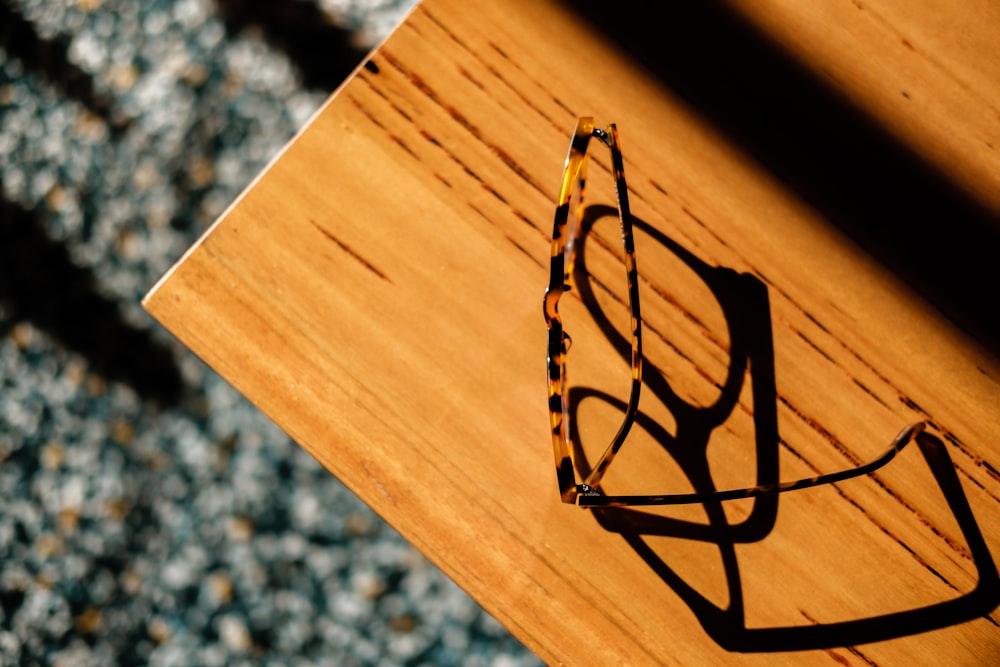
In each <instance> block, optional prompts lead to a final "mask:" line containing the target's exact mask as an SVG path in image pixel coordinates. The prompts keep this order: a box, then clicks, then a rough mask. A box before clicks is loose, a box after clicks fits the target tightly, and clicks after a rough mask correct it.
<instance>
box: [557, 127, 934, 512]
mask: <svg viewBox="0 0 1000 667" xmlns="http://www.w3.org/2000/svg"><path fill="white" fill-rule="evenodd" d="M591 138H597V139H599V140H600V141H601V142H602V143H604V144H605V145H607V146H608V148H610V149H611V166H612V176H613V178H614V183H615V191H616V194H617V198H618V217H619V221H620V222H621V235H622V243H623V245H624V249H625V253H624V257H625V275H626V279H627V281H628V301H629V310H630V311H631V328H632V383H631V389H630V390H629V400H628V404H627V406H626V409H625V415H624V417H623V419H622V424H621V427H620V428H619V429H618V433H617V434H616V435H615V437H614V439H613V440H612V441H611V444H610V445H608V448H607V449H606V450H605V452H604V454H603V455H602V456H601V458H600V459H598V461H597V462H596V464H595V465H594V467H593V468H592V469H591V472H590V474H589V475H588V476H587V478H586V479H584V480H583V481H582V482H578V481H577V476H576V466H575V460H574V453H573V452H574V450H573V446H572V443H570V441H569V433H570V429H569V414H570V411H569V405H568V396H569V391H568V384H567V381H566V357H567V354H568V352H569V348H570V345H571V340H570V337H569V334H567V333H566V331H565V330H564V329H563V323H562V318H561V317H560V315H559V299H560V298H561V297H562V295H563V294H564V293H565V292H568V291H569V290H570V289H572V281H573V265H574V261H575V251H576V247H575V246H576V237H577V234H578V232H579V229H580V225H581V221H582V220H583V216H584V212H585V201H584V194H585V190H586V181H587V148H588V147H589V145H590V140H591ZM574 194H576V196H577V208H576V211H575V212H574V211H570V208H571V206H572V203H573V195H574ZM571 213H572V214H573V215H571ZM543 305H544V312H545V324H546V326H547V327H548V332H549V336H548V353H547V355H546V361H547V365H548V394H549V402H548V407H549V425H550V426H551V429H552V448H553V452H554V454H555V463H556V479H557V481H558V483H559V496H560V497H561V498H562V501H563V502H565V503H570V504H576V505H579V506H581V507H624V506H640V505H681V504H689V503H704V502H710V501H722V500H734V499H738V498H753V497H756V496H764V495H770V494H775V493H784V492H786V491H794V490H796V489H805V488H808V487H811V486H818V485H821V484H828V483H832V482H840V481H843V480H846V479H850V478H852V477H860V476H862V475H867V474H869V473H872V472H874V471H875V470H877V469H879V468H881V467H882V466H884V465H886V464H887V463H889V461H891V460H892V459H893V458H894V457H895V456H896V454H897V453H899V451H900V450H902V449H903V447H905V446H906V445H907V444H909V443H910V442H911V441H912V440H913V439H914V438H915V437H916V435H917V434H918V433H920V432H921V431H923V430H924V428H926V424H925V423H923V422H918V423H916V424H911V425H910V426H907V427H905V428H904V429H903V430H902V431H900V432H899V434H898V435H897V436H896V437H895V438H894V439H893V441H892V443H891V444H890V446H889V448H888V449H887V450H886V451H885V452H884V453H882V454H881V455H879V456H878V457H876V458H875V459H873V460H872V461H870V462H868V463H865V464H861V465H859V466H857V467H855V468H851V469H849V470H844V471H841V472H836V473H830V474H826V475H819V476H816V477H807V478H805V479H799V480H795V481H792V482H777V483H774V484H765V485H760V486H753V487H748V488H743V489H729V490H725V491H709V492H705V493H682V494H663V495H617V496H612V495H607V494H605V493H604V492H603V491H602V490H601V486H600V485H601V479H602V478H603V477H604V474H605V472H607V470H608V467H609V466H610V465H611V462H612V461H613V460H614V458H615V455H616V454H617V453H618V451H619V450H620V449H621V447H622V445H623V444H624V443H625V439H626V438H627V437H628V434H629V431H630V430H631V429H632V425H633V423H634V422H635V416H636V413H637V411H638V409H639V394H640V391H641V389H642V317H641V314H640V310H639V276H638V271H637V269H636V261H635V241H634V237H633V233H632V214H631V210H630V208H629V202H628V187H627V185H626V183H625V168H624V165H623V160H622V151H621V143H620V142H619V139H618V129H617V128H616V127H615V125H614V124H613V123H612V124H610V125H608V127H607V129H606V130H605V129H600V128H597V127H595V125H594V119H593V118H590V117H583V118H580V119H579V121H578V122H577V126H576V132H575V133H574V134H573V140H572V143H571V144H570V147H569V154H568V155H567V156H566V165H565V167H564V169H563V178H562V186H561V187H560V189H559V202H558V205H557V207H556V215H555V223H554V226H553V230H552V258H551V264H550V271H549V286H548V287H547V288H546V290H545V300H544V304H543Z"/></svg>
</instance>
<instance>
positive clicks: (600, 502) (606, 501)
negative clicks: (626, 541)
mask: <svg viewBox="0 0 1000 667" xmlns="http://www.w3.org/2000/svg"><path fill="white" fill-rule="evenodd" d="M925 428H927V424H926V422H917V423H916V424H911V425H909V426H907V427H906V428H904V429H903V430H902V431H900V432H899V434H898V435H897V436H896V437H895V438H894V439H893V441H892V444H891V445H890V446H889V448H888V449H887V450H886V451H885V452H883V453H882V454H880V455H879V456H877V457H876V458H874V459H873V460H871V461H869V462H868V463H863V464H861V465H859V466H858V467H856V468H851V469H849V470H842V471H840V472H834V473H828V474H825V475H818V476H816V477H805V478H803V479H799V480H795V481H792V482H777V483H774V484H762V485H760V486H752V487H748V488H745V489H728V490H725V491H708V492H705V493H682V494H668V495H658V496H608V495H604V493H603V492H601V491H600V490H599V489H597V488H595V487H593V486H590V485H587V484H581V485H580V486H579V487H578V491H579V495H578V496H577V498H576V504H577V505H580V506H581V507H624V506H637V505H686V504H695V503H705V502H715V501H723V500H738V499H741V498H756V497H758V496H768V495H774V494H776V493H785V492H787V491H795V490H798V489H807V488H809V487H812V486H820V485H823V484H832V483H834V482H842V481H844V480H847V479H851V478H854V477H861V476H862V475H868V474H870V473H873V472H875V471H876V470H878V469H879V468H881V467H883V466H884V465H886V464H887V463H889V462H890V461H892V459H894V458H895V457H896V454H898V453H899V452H900V451H902V449H903V448H904V447H906V445H908V444H909V443H910V442H911V441H912V440H913V439H914V438H916V436H917V435H918V434H920V433H922V432H923V431H924V429H925Z"/></svg>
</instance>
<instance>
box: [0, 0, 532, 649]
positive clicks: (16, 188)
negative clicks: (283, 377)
mask: <svg viewBox="0 0 1000 667" xmlns="http://www.w3.org/2000/svg"><path fill="white" fill-rule="evenodd" d="M410 3H411V0H382V1H379V0H315V2H306V1H304V0H286V1H279V0H275V1H274V2H265V1H263V0H256V1H255V0H242V1H241V0H143V1H142V2H138V1H136V0H45V1H41V0H0V383H2V384H0V499H2V503H3V505H2V510H0V558H2V561H0V664H4V665H16V664H26V665H31V664H46V665H66V666H74V667H75V666H78V665H101V666H104V665H115V664H121V665H130V664H151V665H183V666H194V665H205V666H210V665H243V664H246V665H460V664H461V665H483V666H494V667H513V666H516V665H534V664H537V662H538V661H537V658H535V657H534V656H533V655H532V654H531V653H530V652H529V651H527V650H526V649H525V648H524V647H523V646H522V645H521V644H520V643H519V642H517V641H516V640H515V639H513V638H512V637H511V636H510V635H509V634H508V633H507V632H506V631H505V630H504V629H503V628H502V627H500V626H499V624H497V623H496V621H494V620H493V619H492V618H491V617H489V616H488V615H487V614H485V613H484V612H483V611H482V610H481V609H480V608H479V607H478V606H477V605H476V604H475V603H474V602H473V601H472V600H470V599H469V598H468V597H467V596H466V595H465V594H464V593H462V592H461V591H460V590H459V589H458V588H457V587H456V586H455V585H454V584H452V583H451V582H450V581H449V580H448V579H447V578H446V577H445V576H443V575H442V574H441V573H440V572H439V571H438V570H437V569H436V568H434V567H433V566H431V565H430V564H429V563H428V562H427V561H426V560H425V559H424V558H423V557H422V556H420V555H419V554H418V553H417V552H416V551H415V550H414V549H413V548H412V547H411V546H409V545H408V544H407V543H406V542H405V541H404V540H403V539H402V538H400V537H399V535H398V534H396V533H395V532H394V531H393V530H392V529H390V528H389V527H388V526H386V525H385V524H384V523H383V522H382V521H381V520H380V519H378V518H377V517H376V516H375V515H374V514H373V513H372V512H371V511H370V510H368V508H367V507H365V506H364V505H363V504H362V503H361V502H360V501H358V500H357V499H356V498H355V497H354V496H353V495H352V494H351V493H350V492H348V491H346V490H345V489H344V487H343V486H341V485H340V484H339V483H338V482H337V481H336V480H335V479H334V478H332V477H331V476H330V475H329V474H327V473H326V472H325V471H324V470H322V469H321V468H320V466H319V465H318V464H317V463H316V462H315V461H314V460H313V459H312V458H311V457H309V456H308V455H307V454H305V453H304V452H303V450H301V449H300V448H299V447H298V446H297V445H295V444H293V443H291V442H290V441H289V440H288V438H287V437H286V436H285V435H284V434H283V433H281V431H279V430H278V429H277V428H276V427H275V426H274V425H273V424H271V423H270V422H269V421H268V420H267V419H266V418H265V417H263V416H262V415H261V414H260V413H259V412H258V411H257V410H256V409H254V408H253V407H252V406H250V405H249V404H248V403H247V402H246V401H245V400H243V399H242V398H241V397H240V396H239V395H238V394H237V393H236V392H235V391H234V390H233V389H232V388H231V387H229V386H228V385H227V384H226V383H225V382H223V381H222V380H221V379H220V378H219V377H218V376H216V375H215V374H214V373H213V372H211V371H210V370H208V369H207V368H206V367H205V366H203V365H202V364H201V363H200V362H199V361H198V360H196V359H195V358H194V357H193V356H192V355H191V354H190V353H189V352H187V351H186V350H185V349H183V348H182V347H181V346H180V345H179V344H178V343H177V342H176V341H174V340H173V339H172V338H171V337H170V336H169V335H168V334H166V333H165V332H163V331H162V330H161V329H158V328H157V327H156V326H155V325H154V324H153V323H152V322H151V320H150V319H149V317H148V316H147V315H146V314H145V313H144V312H143V311H142V309H141V308H140V305H139V300H140V298H141V297H142V295H143V294H144V293H145V291H146V290H147V289H148V288H149V287H150V286H151V285H152V284H153V283H154V282H155V281H156V279H158V278H159V277H160V276H161V275H162V274H163V273H164V272H165V271H166V270H167V269H168V268H169V266H170V265H171V264H172V263H173V262H174V261H175V260H177V258H179V257H180V255H181V254H182V253H183V251H184V250H185V249H186V248H187V247H188V246H190V245H191V244H192V243H193V242H194V241H195V240H196V238H197V237H198V236H199V235H200V234H201V233H202V232H203V231H204V230H205V229H206V227H207V226H208V225H209V224H210V223H211V222H212V221H213V220H214V218H215V217H216V216H217V215H218V214H219V213H220V212H221V211H222V210H223V208H224V207H225V206H226V205H228V204H229V202H230V201H232V200H233V199H234V198H235V196H236V195H237V194H238V193H239V191H240V190H241V189H242V188H243V187H244V186H245V185H246V184H247V183H248V182H249V181H250V180H251V179H252V178H253V177H254V176H255V175H256V174H257V172H258V171H259V170H260V169H261V168H262V167H263V166H264V165H265V164H266V163H267V161H268V160H270V159H271V157H272V156H273V155H274V154H275V153H276V152H277V151H278V150H279V148H280V147H281V146H282V145H283V144H284V143H285V142H286V141H287V140H288V139H289V138H290V137H291V136H292V134H293V133H294V131H295V130H296V129H298V128H299V127H300V126H301V125H302V124H303V123H304V122H305V120H306V119H307V118H308V117H309V115H310V114H311V113H312V112H313V111H314V110H315V109H316V108H317V107H318V105H319V104H320V103H321V102H322V100H323V99H324V98H325V97H326V95H327V94H328V93H329V92H330V91H331V90H333V88H334V87H335V86H336V85H337V84H339V83H340V82H341V81H342V80H343V79H344V77H345V76H346V75H347V74H348V73H349V72H350V71H351V69H353V67H354V66H355V65H356V64H357V63H358V62H360V60H361V59H362V58H363V56H364V53H365V52H366V51H367V50H368V48H370V46H371V45H372V44H374V43H375V42H376V41H377V40H378V39H380V38H381V37H382V36H384V35H385V34H386V33H387V32H388V31H389V30H390V29H391V28H392V26H394V25H395V24H396V23H397V22H398V21H399V20H401V19H402V16H403V14H404V13H405V12H406V10H407V9H408V8H409V5H410Z"/></svg>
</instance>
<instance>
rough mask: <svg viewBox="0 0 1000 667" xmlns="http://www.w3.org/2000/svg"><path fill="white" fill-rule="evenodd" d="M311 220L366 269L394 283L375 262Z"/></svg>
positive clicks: (323, 233)
mask: <svg viewBox="0 0 1000 667" xmlns="http://www.w3.org/2000/svg"><path fill="white" fill-rule="evenodd" d="M309 222H310V223H311V224H312V226H313V227H315V228H316V229H317V230H319V232H320V233H321V234H322V235H323V236H325V237H326V238H328V239H329V240H331V241H333V242H334V244H335V245H336V246H337V247H338V248H340V249H341V250H343V251H344V252H345V253H347V254H348V255H350V256H351V257H352V258H353V259H354V260H355V261H357V262H358V263H360V264H361V265H362V266H363V267H365V268H366V269H368V270H369V271H371V272H372V273H374V274H375V275H376V276H378V277H379V278H381V279H382V280H384V281H386V282H387V283H389V284H390V285H391V284H392V279H391V278H389V276H387V275H386V274H384V273H382V271H380V270H379V269H378V268H377V267H376V266H375V265H374V264H372V263H371V262H369V261H368V260H367V259H365V258H364V257H362V256H361V255H360V254H358V253H357V251H355V250H354V249H353V248H351V247H350V246H349V245H347V244H346V243H344V242H343V241H341V240H340V239H338V238H337V237H336V236H334V235H333V234H331V233H330V231H329V230H327V229H324V228H323V227H321V226H320V225H319V224H317V223H316V221H315V220H310V221H309Z"/></svg>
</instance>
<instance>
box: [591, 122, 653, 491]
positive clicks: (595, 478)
mask: <svg viewBox="0 0 1000 667" xmlns="http://www.w3.org/2000/svg"><path fill="white" fill-rule="evenodd" d="M594 136H595V137H596V138H598V139H600V140H601V141H602V142H604V144H606V145H607V146H608V148H610V149H611V171H612V178H613V179H614V182H615V193H616V196H617V198H618V221H619V223H620V224H621V235H622V244H623V245H624V251H625V252H624V255H625V275H626V278H627V280H628V302H629V313H630V315H631V327H632V383H631V388H630V390H629V399H628V406H627V407H626V409H625V415H624V418H623V420H622V424H621V427H620V428H619V429H618V433H617V434H616V435H615V437H614V439H613V440H612V441H611V444H610V445H609V446H608V448H607V449H606V450H605V451H604V454H603V455H601V458H600V459H598V461H597V464H596V465H595V466H594V467H593V469H592V470H591V471H590V474H589V475H588V476H587V479H586V480H584V485H585V486H590V487H596V486H598V485H599V484H600V483H601V479H602V478H603V477H604V473H605V472H607V470H608V467H609V466H610V465H611V462H612V461H613V460H614V458H615V455H617V454H618V451H619V450H620V449H621V448H622V445H623V444H624V443H625V439H626V438H627V437H628V434H629V431H631V430H632V424H633V423H634V422H635V416H636V413H637V412H638V410H639V394H640V392H641V389H642V314H641V311H640V306H639V272H638V269H637V268H636V261H635V236H634V234H633V231H632V209H631V206H630V205H629V200H628V185H627V184H626V183H625V164H624V160H623V158H622V152H621V143H620V141H619V139H618V128H617V127H616V126H615V125H614V124H611V125H609V126H608V129H607V130H602V129H600V128H595V129H594Z"/></svg>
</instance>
